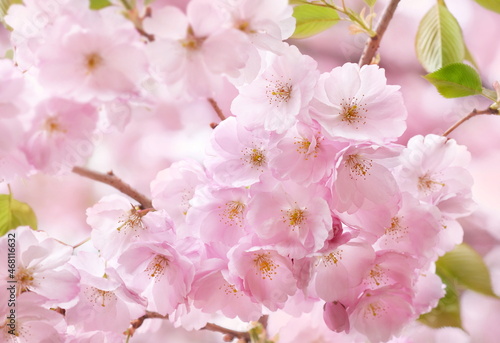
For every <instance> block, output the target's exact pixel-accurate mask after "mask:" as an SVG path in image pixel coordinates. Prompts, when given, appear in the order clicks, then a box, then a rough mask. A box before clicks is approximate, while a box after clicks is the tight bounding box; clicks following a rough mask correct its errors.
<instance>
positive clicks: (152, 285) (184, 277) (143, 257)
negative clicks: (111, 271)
mask: <svg viewBox="0 0 500 343" xmlns="http://www.w3.org/2000/svg"><path fill="white" fill-rule="evenodd" d="M181 253H182V250H181V249H179V251H177V250H176V249H175V248H174V247H173V246H171V245H169V244H167V243H153V244H151V243H141V242H137V243H134V244H132V245H131V246H130V248H129V249H127V251H126V252H124V253H123V254H122V255H121V256H120V258H119V259H118V263H119V264H120V268H119V272H120V273H121V275H123V277H124V279H125V280H126V281H127V284H128V285H130V286H131V287H133V288H134V289H136V290H137V291H138V292H140V293H141V295H143V296H144V297H146V298H147V299H148V301H149V303H148V307H147V309H148V310H150V311H155V312H159V313H161V314H164V315H165V314H168V313H171V312H172V311H173V310H175V309H176V308H177V306H179V305H180V304H183V303H185V302H186V299H187V295H188V293H189V291H190V290H191V284H192V282H193V278H194V266H193V264H192V262H191V261H190V260H189V259H188V258H187V257H185V256H183V254H181Z"/></svg>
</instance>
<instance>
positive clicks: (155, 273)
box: [144, 255, 170, 282]
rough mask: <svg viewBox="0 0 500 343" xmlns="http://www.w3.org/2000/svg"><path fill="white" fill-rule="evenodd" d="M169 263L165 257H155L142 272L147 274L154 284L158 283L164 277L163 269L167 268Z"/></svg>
mask: <svg viewBox="0 0 500 343" xmlns="http://www.w3.org/2000/svg"><path fill="white" fill-rule="evenodd" d="M169 262H170V260H169V259H168V258H167V257H165V256H163V255H156V256H155V257H154V258H153V260H151V262H149V264H148V267H147V268H146V269H145V270H144V271H145V272H146V273H148V274H149V277H150V278H154V279H155V282H158V281H160V279H161V278H162V276H163V275H165V269H166V268H167V267H168V264H169Z"/></svg>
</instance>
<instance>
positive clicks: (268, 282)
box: [228, 242, 297, 311]
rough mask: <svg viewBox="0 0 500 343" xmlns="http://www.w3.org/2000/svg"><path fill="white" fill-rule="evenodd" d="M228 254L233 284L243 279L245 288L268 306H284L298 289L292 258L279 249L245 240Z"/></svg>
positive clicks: (273, 307) (272, 307)
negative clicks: (254, 244) (279, 251)
mask: <svg viewBox="0 0 500 343" xmlns="http://www.w3.org/2000/svg"><path fill="white" fill-rule="evenodd" d="M228 256H229V265H228V267H229V274H230V276H229V282H230V284H239V283H240V282H241V283H242V287H243V290H244V291H245V292H246V293H247V294H248V295H250V296H251V297H252V298H253V299H254V300H255V301H256V302H258V303H261V304H262V305H264V306H266V307H267V308H268V309H269V310H271V311H276V310H277V309H278V308H282V307H283V306H284V304H285V302H286V301H287V299H288V297H289V296H291V295H293V294H295V292H296V291H297V281H296V280H295V278H294V276H293V273H292V261H291V260H290V259H289V258H287V257H285V256H282V255H280V254H279V253H278V252H276V250H273V249H269V248H265V247H257V246H252V244H250V243H248V242H245V243H242V244H240V245H238V246H235V247H234V248H233V249H231V250H230V251H229V252H228ZM233 280H234V281H233Z"/></svg>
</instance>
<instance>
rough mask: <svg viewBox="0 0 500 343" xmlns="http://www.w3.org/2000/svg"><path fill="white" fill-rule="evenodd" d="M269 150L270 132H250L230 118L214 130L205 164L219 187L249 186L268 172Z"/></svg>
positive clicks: (270, 148) (270, 147)
mask: <svg viewBox="0 0 500 343" xmlns="http://www.w3.org/2000/svg"><path fill="white" fill-rule="evenodd" d="M271 150H272V145H271V143H270V133H269V132H267V131H265V130H254V131H249V130H247V129H245V128H244V127H243V126H242V125H241V124H240V123H239V122H238V121H237V119H236V118H234V117H230V118H227V119H226V120H224V121H223V122H222V123H220V124H219V125H218V126H217V127H216V128H215V130H214V132H213V135H212V138H211V141H210V145H209V147H208V149H207V154H206V158H205V161H204V162H205V165H206V167H207V171H208V173H209V174H210V175H211V177H212V178H213V179H214V181H216V182H217V183H218V184H221V185H225V186H230V187H242V186H250V185H252V184H254V183H256V182H258V181H259V178H260V177H261V175H263V174H264V173H265V172H266V171H268V163H269V155H270V151H271Z"/></svg>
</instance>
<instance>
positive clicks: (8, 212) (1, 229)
mask: <svg viewBox="0 0 500 343" xmlns="http://www.w3.org/2000/svg"><path fill="white" fill-rule="evenodd" d="M22 225H28V226H30V227H31V228H32V229H34V230H36V228H37V221H36V216H35V213H34V212H33V210H32V209H31V207H30V206H29V205H28V204H26V203H24V202H20V201H17V200H16V199H13V198H12V195H10V194H0V236H3V235H5V234H6V233H7V232H8V231H9V230H11V229H15V228H16V227H18V226H22Z"/></svg>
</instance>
